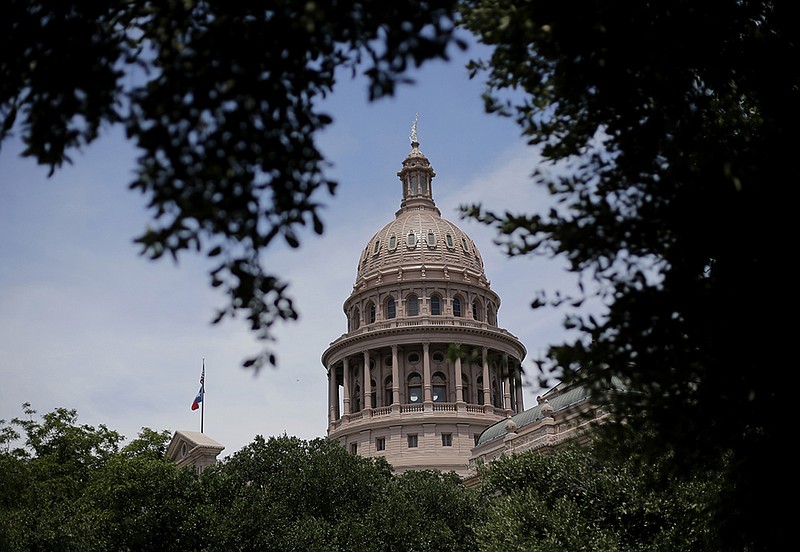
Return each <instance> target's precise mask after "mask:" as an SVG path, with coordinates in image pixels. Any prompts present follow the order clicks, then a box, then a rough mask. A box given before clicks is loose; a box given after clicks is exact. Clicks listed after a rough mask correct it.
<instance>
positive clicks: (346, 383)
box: [342, 357, 351, 415]
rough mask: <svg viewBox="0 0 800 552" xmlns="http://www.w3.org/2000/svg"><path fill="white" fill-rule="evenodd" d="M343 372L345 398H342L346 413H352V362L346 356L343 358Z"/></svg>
mask: <svg viewBox="0 0 800 552" xmlns="http://www.w3.org/2000/svg"><path fill="white" fill-rule="evenodd" d="M342 372H343V376H344V377H343V379H344V382H343V386H344V398H343V399H342V403H343V404H344V413H345V415H347V414H351V412H350V362H349V360H348V358H347V357H344V359H343V360H342Z"/></svg>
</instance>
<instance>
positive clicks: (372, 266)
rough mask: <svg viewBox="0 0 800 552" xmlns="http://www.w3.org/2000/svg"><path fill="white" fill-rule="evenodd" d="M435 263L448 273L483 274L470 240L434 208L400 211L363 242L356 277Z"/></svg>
mask: <svg viewBox="0 0 800 552" xmlns="http://www.w3.org/2000/svg"><path fill="white" fill-rule="evenodd" d="M420 264H431V265H434V264H438V265H446V266H447V267H448V269H450V270H454V271H455V270H461V269H463V268H469V269H472V270H474V271H477V272H479V273H480V274H481V275H482V276H484V277H485V274H484V273H483V260H482V259H481V255H480V252H479V251H478V248H477V247H475V243H474V242H473V241H472V240H471V239H470V237H469V236H468V235H467V234H466V233H465V232H464V231H463V230H461V229H460V228H459V227H458V226H456V225H455V224H453V223H452V222H450V221H449V220H446V219H443V218H442V217H441V216H440V215H439V212H438V209H430V208H424V207H423V208H417V209H403V210H401V211H399V212H398V214H397V218H395V220H393V221H392V222H390V223H389V224H387V225H386V226H384V227H383V228H381V229H380V230H379V231H378V232H377V233H376V234H375V235H374V236H372V238H371V239H370V240H369V242H368V243H367V246H366V248H364V251H363V252H362V254H361V259H360V260H359V265H358V278H357V279H360V278H363V277H366V276H368V275H370V274H372V273H373V272H375V271H379V270H383V269H387V268H396V267H398V266H405V265H420Z"/></svg>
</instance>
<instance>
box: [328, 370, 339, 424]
mask: <svg viewBox="0 0 800 552" xmlns="http://www.w3.org/2000/svg"><path fill="white" fill-rule="evenodd" d="M338 388H339V386H338V385H336V369H335V368H334V367H333V366H329V367H328V422H329V424H332V423H334V422H335V421H336V419H337V418H336V408H335V407H334V405H336V404H338V403H339V389H338Z"/></svg>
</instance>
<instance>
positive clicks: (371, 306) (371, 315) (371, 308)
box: [367, 303, 375, 324]
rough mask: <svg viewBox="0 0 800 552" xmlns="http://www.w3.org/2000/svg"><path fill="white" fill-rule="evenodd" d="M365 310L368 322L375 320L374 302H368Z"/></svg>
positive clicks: (371, 322)
mask: <svg viewBox="0 0 800 552" xmlns="http://www.w3.org/2000/svg"><path fill="white" fill-rule="evenodd" d="M367 312H368V313H369V314H368V316H369V323H370V324H373V323H374V322H375V303H370V304H369V306H367Z"/></svg>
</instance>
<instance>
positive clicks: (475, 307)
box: [472, 300, 483, 320]
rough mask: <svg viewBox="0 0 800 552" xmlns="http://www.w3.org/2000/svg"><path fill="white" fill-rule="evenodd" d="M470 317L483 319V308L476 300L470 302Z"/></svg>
mask: <svg viewBox="0 0 800 552" xmlns="http://www.w3.org/2000/svg"><path fill="white" fill-rule="evenodd" d="M472 318H473V319H474V320H483V309H482V308H481V304H480V303H479V302H478V301H477V300H476V301H473V302H472Z"/></svg>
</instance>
